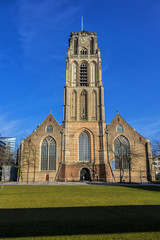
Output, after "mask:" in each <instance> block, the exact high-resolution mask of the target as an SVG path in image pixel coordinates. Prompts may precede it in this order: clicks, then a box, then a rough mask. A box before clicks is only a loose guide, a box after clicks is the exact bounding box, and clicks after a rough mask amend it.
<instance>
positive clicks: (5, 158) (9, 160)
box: [0, 145, 15, 181]
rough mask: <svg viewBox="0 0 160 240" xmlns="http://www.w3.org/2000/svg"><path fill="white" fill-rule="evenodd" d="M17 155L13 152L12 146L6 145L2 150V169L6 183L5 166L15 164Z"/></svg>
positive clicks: (0, 151)
mask: <svg viewBox="0 0 160 240" xmlns="http://www.w3.org/2000/svg"><path fill="white" fill-rule="evenodd" d="M14 157H15V155H14V154H13V153H12V152H11V149H10V146H8V145H5V146H3V147H1V148H0V168H2V170H3V171H2V172H3V179H4V181H5V166H8V165H10V166H11V165H13V164H14Z"/></svg>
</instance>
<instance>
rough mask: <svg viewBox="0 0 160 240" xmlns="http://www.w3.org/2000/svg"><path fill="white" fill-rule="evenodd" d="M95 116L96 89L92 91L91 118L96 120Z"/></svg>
mask: <svg viewBox="0 0 160 240" xmlns="http://www.w3.org/2000/svg"><path fill="white" fill-rule="evenodd" d="M96 118H97V93H96V91H93V92H92V119H93V120H96Z"/></svg>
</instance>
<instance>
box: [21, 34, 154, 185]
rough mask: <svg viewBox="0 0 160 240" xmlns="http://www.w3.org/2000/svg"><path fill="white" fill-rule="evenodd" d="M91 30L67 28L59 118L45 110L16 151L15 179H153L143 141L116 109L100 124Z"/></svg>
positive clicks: (96, 59) (98, 69)
mask: <svg viewBox="0 0 160 240" xmlns="http://www.w3.org/2000/svg"><path fill="white" fill-rule="evenodd" d="M104 107H105V103H104V89H103V83H102V67H101V55H100V49H99V48H98V46H97V34H96V33H95V32H87V31H85V30H83V31H81V32H72V33H71V35H70V38H69V47H68V50H67V58H66V82H65V87H64V105H63V122H62V125H59V124H58V122H57V121H56V119H55V118H54V117H53V115H52V114H51V112H50V113H49V115H48V116H47V117H46V119H45V120H44V121H43V122H42V123H41V124H40V125H39V126H38V127H37V129H36V130H34V132H33V133H32V134H31V135H30V136H28V137H27V138H26V139H23V140H22V141H21V145H20V149H19V166H20V170H19V181H21V182H45V181H50V182H56V181H64V182H67V181H103V182H143V181H151V180H152V179H153V178H154V171H152V153H151V144H150V141H149V139H147V138H144V137H143V136H141V135H140V134H139V133H138V132H136V131H135V129H134V128H132V127H131V126H130V125H129V124H128V123H127V122H126V121H125V120H124V119H123V118H122V116H120V114H119V113H118V112H117V114H116V116H115V117H114V119H113V120H112V122H111V123H110V124H106V123H105V114H104V112H105V110H104Z"/></svg>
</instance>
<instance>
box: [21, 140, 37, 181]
mask: <svg viewBox="0 0 160 240" xmlns="http://www.w3.org/2000/svg"><path fill="white" fill-rule="evenodd" d="M38 152H39V147H38V146H36V145H35V144H34V143H33V141H32V140H31V139H23V140H22V141H21V146H20V149H19V154H18V155H19V157H18V169H19V170H18V176H17V178H18V180H19V175H20V168H21V163H22V162H23V169H25V168H26V170H27V172H26V174H27V176H26V179H27V183H28V182H29V173H30V168H31V167H32V168H33V182H35V177H36V159H37V155H38Z"/></svg>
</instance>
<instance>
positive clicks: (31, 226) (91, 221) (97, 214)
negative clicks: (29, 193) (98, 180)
mask: <svg viewBox="0 0 160 240" xmlns="http://www.w3.org/2000/svg"><path fill="white" fill-rule="evenodd" d="M159 213H160V205H157V206H152V205H147V206H110V207H109V206H108V207H103V206H102V207H66V208H36V209H27V208H26V209H0V238H6V237H29V236H30V237H34V236H57V235H82V234H106V233H122V232H123V233H125V232H149V231H160V217H159Z"/></svg>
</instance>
